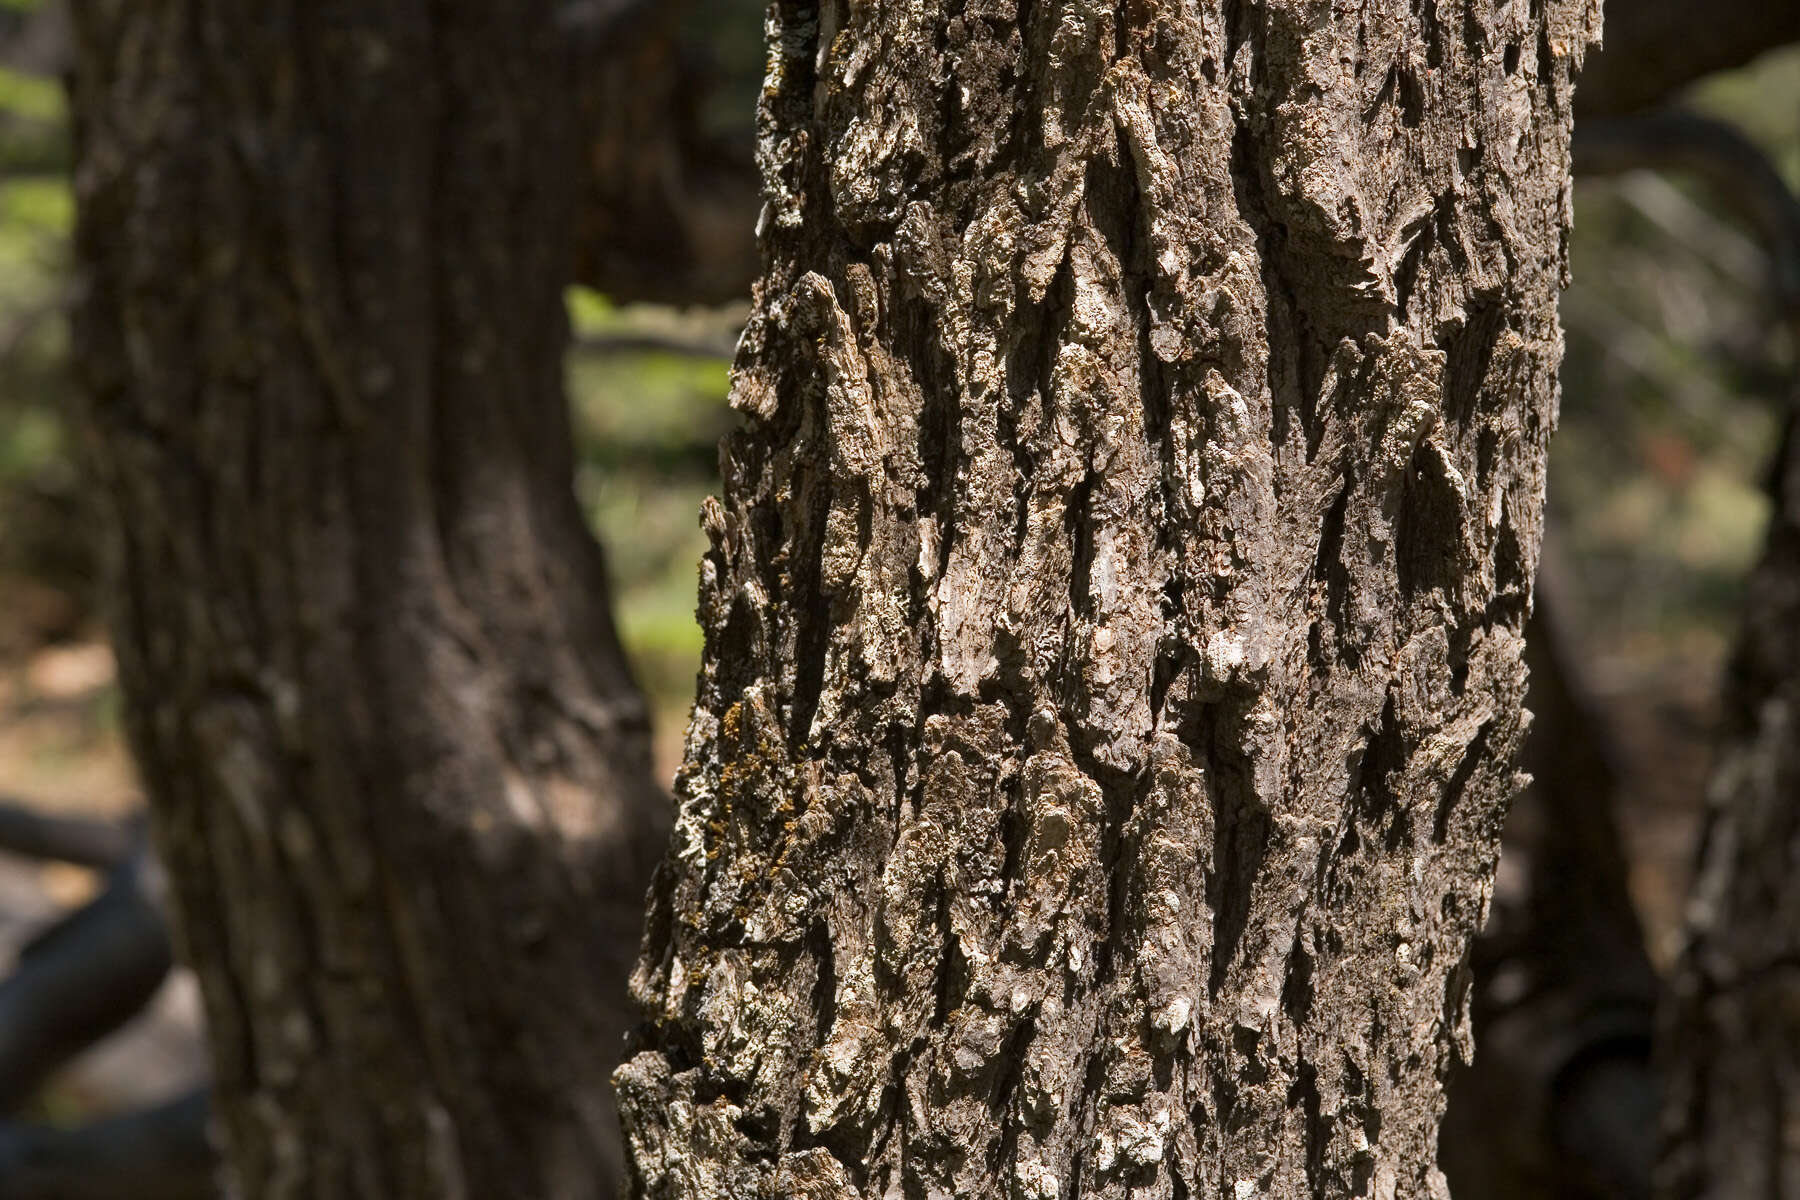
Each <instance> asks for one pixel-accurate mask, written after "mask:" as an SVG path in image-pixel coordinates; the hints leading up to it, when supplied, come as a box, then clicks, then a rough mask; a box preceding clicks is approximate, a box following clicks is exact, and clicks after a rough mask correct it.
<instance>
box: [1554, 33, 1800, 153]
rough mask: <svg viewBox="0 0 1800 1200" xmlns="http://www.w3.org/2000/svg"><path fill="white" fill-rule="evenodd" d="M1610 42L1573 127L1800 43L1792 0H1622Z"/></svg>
mask: <svg viewBox="0 0 1800 1200" xmlns="http://www.w3.org/2000/svg"><path fill="white" fill-rule="evenodd" d="M1604 36H1605V40H1604V42H1603V43H1602V45H1601V48H1600V51H1599V52H1598V53H1590V54H1589V55H1588V57H1587V61H1586V63H1585V64H1584V65H1583V67H1582V71H1581V80H1580V82H1579V83H1578V84H1577V85H1576V88H1575V115H1576V121H1575V129H1576V131H1577V133H1579V132H1580V130H1581V127H1582V125H1583V123H1584V122H1586V121H1588V120H1591V119H1592V118H1595V117H1604V116H1618V115H1620V114H1623V113H1629V112H1635V111H1637V110H1640V109H1644V108H1648V107H1649V106H1651V105H1653V104H1657V103H1659V102H1661V101H1663V100H1665V99H1666V98H1667V97H1669V96H1670V95H1672V94H1674V93H1675V92H1677V91H1679V90H1680V89H1681V88H1684V87H1686V86H1687V85H1688V84H1690V83H1692V82H1694V81H1695V80H1696V79H1699V78H1700V77H1702V76H1704V75H1710V74H1712V73H1713V72H1714V71H1723V70H1726V69H1727V68H1730V67H1737V66H1742V65H1743V64H1744V63H1747V62H1749V61H1750V60H1751V59H1753V58H1755V57H1756V56H1757V55H1759V54H1762V53H1763V52H1765V51H1768V50H1773V49H1775V48H1776V47H1778V46H1784V45H1786V44H1788V43H1789V42H1794V41H1800V4H1794V3H1791V2H1790V0H1721V2H1717V3H1696V2H1695V0H1618V2H1617V3H1613V4H1608V5H1607V6H1606V28H1605V35H1604Z"/></svg>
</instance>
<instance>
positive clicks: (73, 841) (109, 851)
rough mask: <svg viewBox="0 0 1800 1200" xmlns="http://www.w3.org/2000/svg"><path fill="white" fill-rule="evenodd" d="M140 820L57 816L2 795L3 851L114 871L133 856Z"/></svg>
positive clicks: (0, 834)
mask: <svg viewBox="0 0 1800 1200" xmlns="http://www.w3.org/2000/svg"><path fill="white" fill-rule="evenodd" d="M138 826H139V821H138V820H137V819H135V818H134V819H131V820H126V821H110V820H105V819H96V818H93V817H65V816H53V815H51V814H49V813H46V812H41V811H39V810H38V809H36V808H35V807H33V806H32V805H30V804H28V803H26V802H25V801H22V800H15V799H13V798H11V797H0V850H6V851H9V852H11V853H13V854H20V855H23V856H25V857H26V858H47V859H54V860H57V861H59V862H66V863H74V864H75V865H76V866H81V867H95V868H98V869H100V870H110V869H112V868H113V867H116V866H118V865H119V864H121V863H123V862H124V861H125V860H126V859H127V858H129V857H130V856H131V852H132V849H133V848H134V847H135V846H136V845H137V843H138V841H139V833H138Z"/></svg>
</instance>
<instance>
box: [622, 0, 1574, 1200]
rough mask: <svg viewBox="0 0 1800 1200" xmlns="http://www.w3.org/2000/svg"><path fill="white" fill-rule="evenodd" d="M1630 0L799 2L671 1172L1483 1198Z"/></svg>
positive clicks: (685, 991) (643, 1098)
mask: <svg viewBox="0 0 1800 1200" xmlns="http://www.w3.org/2000/svg"><path fill="white" fill-rule="evenodd" d="M1596 16H1597V13H1596V12H1595V10H1594V7H1593V6H1591V5H1587V4H1581V3H1574V2H1561V3H1558V2H1552V3H1548V4H1546V5H1543V6H1531V7H1530V8H1528V7H1527V6H1526V5H1523V4H1514V5H1503V6H1500V7H1498V8H1494V7H1490V6H1472V7H1463V6H1436V7H1434V6H1431V5H1426V6H1425V8H1424V10H1423V12H1422V13H1421V12H1420V11H1418V10H1416V9H1414V8H1413V7H1412V6H1410V5H1407V4H1399V3H1396V4H1383V5H1376V6H1374V7H1372V8H1371V7H1365V8H1363V9H1362V10H1360V12H1359V13H1352V14H1350V15H1344V13H1343V10H1341V9H1339V8H1337V7H1335V6H1332V7H1328V6H1322V5H1313V4H1309V3H1303V2H1301V0H1269V2H1268V3H1266V4H1259V5H1254V6H1252V5H1240V4H1231V3H1210V4H1200V5H1193V6H1185V7H1183V6H1175V5H1164V4H1158V3H1150V2H1134V3H1128V4H1124V5H1118V6H1114V5H1105V4H1090V3H1059V4H1047V5H1046V4H1040V5H1035V6H1027V7H1024V8H1015V6H1013V5H1011V4H1003V5H1002V4H986V3H975V2H972V3H969V4H967V5H965V6H963V7H961V8H960V9H957V10H956V11H955V12H954V13H952V12H950V11H946V10H945V9H942V8H939V7H938V6H934V5H916V4H892V5H882V6H872V5H871V6H864V5H852V6H846V5H842V4H835V3H834V4H828V5H825V6H823V7H822V8H817V7H815V6H813V5H812V4H809V3H804V2H802V0H776V3H775V4H774V5H773V6H772V8H771V26H770V29H771V45H772V46H773V47H774V50H773V54H774V58H773V61H772V68H771V76H770V80H769V84H768V87H767V89H766V90H765V93H764V113H763V122H762V129H763V143H762V162H763V165H764V169H765V179H764V189H765V196H766V204H765V207H764V215H763V222H762V223H763V228H764V231H765V251H766V253H767V255H768V261H769V264H770V265H769V268H768V271H767V273H766V275H765V277H764V278H763V280H762V282H761V283H760V285H759V288H758V293H757V300H756V305H755V310H754V313H753V316H752V319H751V323H750V327H749V329H748V332H747V333H746V335H745V339H744V342H743V348H742V350H741V353H740V358H739V364H738V366H739V370H738V373H737V376H736V381H735V384H734V393H733V402H734V404H735V405H736V406H737V407H738V408H739V409H740V410H742V411H743V412H744V413H746V414H747V416H748V418H749V425H748V428H747V429H746V430H745V431H744V432H743V433H742V434H740V435H737V436H735V437H734V438H733V439H731V441H730V442H729V444H728V449H727V453H726V456H725V461H724V473H725V497H724V502H723V503H722V504H718V505H711V506H709V507H708V508H707V510H706V512H705V514H704V516H703V524H704V525H705V526H706V528H707V531H708V533H709V535H710V537H711V539H712V549H711V551H710V553H709V554H708V556H707V558H706V560H705V562H704V564H703V567H702V579H703V583H702V598H701V616H702V622H703V624H704V626H705V628H706V632H707V649H706V655H705V665H704V668H703V673H702V678H701V684H700V696H699V701H698V705H697V708H696V713H695V717H694V721H693V724H692V727H691V733H690V744H689V750H688V755H687V761H686V764H685V766H684V768H683V772H682V775H681V777H680V780H679V791H680V797H681V807H680V813H679V815H678V818H677V829H676V835H675V840H674V842H673V844H672V849H671V854H670V857H669V858H668V859H667V860H666V862H665V864H664V868H663V871H662V873H661V874H660V876H659V881H658V884H657V887H656V889H655V891H654V892H653V899H652V912H651V916H650V931H649V935H648V943H647V954H646V957H645V959H644V961H643V962H642V964H641V965H640V973H639V975H638V977H637V979H636V981H635V984H634V986H635V987H636V989H637V991H638V994H639V995H640V997H641V999H642V1001H643V1003H644V1004H645V1006H646V1009H647V1012H648V1016H649V1020H648V1021H647V1023H646V1024H645V1026H644V1027H643V1028H642V1029H641V1030H640V1031H639V1034H638V1038H639V1040H638V1042H637V1046H638V1052H637V1053H636V1055H635V1056H634V1057H633V1058H632V1059H631V1060H630V1061H629V1062H628V1063H627V1064H626V1066H625V1067H623V1068H622V1069H621V1071H620V1075H619V1080H620V1085H621V1107H622V1110H623V1112H624V1113H625V1116H626V1122H627V1133H628V1137H629V1139H630V1142H631V1147H632V1152H633V1155H634V1161H635V1163H636V1167H637V1169H638V1171H639V1172H640V1174H641V1179H642V1183H643V1185H644V1187H645V1189H646V1192H647V1194H648V1195H650V1196H652V1197H676V1196H681V1197H700V1196H705V1197H719V1198H723V1197H748V1196H763V1195H782V1196H786V1195H794V1196H809V1197H819V1198H824V1197H832V1198H844V1197H855V1196H868V1197H874V1196H897V1195H902V1194H904V1195H908V1196H968V1197H976V1196H995V1195H1010V1196H1016V1197H1029V1198H1034V1200H1037V1198H1042V1200H1048V1198H1051V1197H1072V1196H1075V1195H1080V1196H1082V1197H1084V1198H1088V1200H1093V1198H1097V1197H1112V1196H1119V1197H1123V1196H1125V1195H1127V1194H1129V1195H1131V1196H1134V1197H1181V1196H1189V1195H1193V1196H1206V1197H1216V1196H1221V1195H1223V1196H1234V1197H1239V1198H1242V1197H1246V1196H1253V1195H1269V1196H1281V1197H1299V1196H1341V1195H1349V1194H1370V1195H1375V1196H1383V1197H1395V1196H1407V1197H1411V1196H1433V1195H1436V1196H1441V1195H1442V1194H1443V1184H1442V1180H1441V1178H1440V1177H1439V1175H1438V1173H1437V1170H1436V1166H1435V1157H1436V1154H1435V1152H1436V1135H1437V1122H1438V1118H1439V1114H1440V1113H1441V1111H1442V1107H1443V1096H1442V1088H1441V1084H1440V1081H1441V1079H1442V1078H1443V1075H1444V1073H1445V1071H1446V1069H1447V1067H1448V1064H1449V1060H1450V1057H1451V1055H1452V1053H1453V1052H1454V1050H1456V1049H1460V1050H1461V1051H1462V1052H1463V1053H1464V1054H1466V1052H1467V1049H1468V1035H1467V1025H1466V1017H1465V1011H1466V1010H1465V1006H1466V1003H1467V998H1468V984H1469V972H1468V969H1467V962H1468V953H1469V946H1470V941H1471V939H1472V938H1473V936H1474V933H1475V931H1476V929H1477V928H1478V927H1479V926H1480V923H1481V919H1482V915H1483V912H1484V910H1485V907H1486V901H1487V896H1488V892H1489V888H1490V886H1491V882H1492V876H1493V870H1494V864H1495V855H1496V853H1497V850H1498V840H1499V831H1500V824H1501V820H1502V818H1503V816H1504V813H1505V810H1506V805H1507V801H1508V800H1509V798H1510V797H1511V795H1512V792H1513V791H1514V789H1515V787H1516V779H1517V777H1516V774H1515V771H1514V756H1515V753H1516V751H1517V747H1518V742H1519V740H1520V736H1521V718H1520V702H1521V699H1522V696H1523V690H1524V668H1523V666H1522V664H1521V661H1520V655H1521V648H1522V643H1521V632H1522V625H1523V623H1524V620H1525V614H1526V611H1527V609H1528V608H1529V604H1530V586H1531V585H1530V581H1531V577H1532V572H1533V568H1534V566H1535V560H1536V556H1537V546H1538V536H1539V521H1540V510H1541V500H1542V484H1543V452H1544V447H1545V443H1546V440H1547V438H1548V436H1549V431H1550V427H1551V424H1552V421H1553V416H1554V395H1555V385H1554V374H1555V365H1556V359H1557V356H1558V353H1559V337H1558V333H1557V328H1556V316H1555V294H1556V289H1557V285H1558V281H1559V275H1560V273H1561V271H1562V269H1563V258H1562V249H1561V248H1562V242H1563V236H1564V232H1565V227H1566V221H1567V216H1568V212H1567V195H1568V177H1567V172H1568V114H1569V109H1570V98H1571V97H1570V72H1571V70H1572V69H1573V67H1574V65H1575V64H1576V63H1577V62H1578V61H1579V58H1580V55H1581V52H1582V49H1583V47H1584V46H1585V44H1586V43H1587V41H1588V40H1589V37H1590V36H1591V33H1592V29H1593V23H1594V21H1595V19H1596Z"/></svg>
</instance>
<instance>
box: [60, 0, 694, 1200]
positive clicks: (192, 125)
mask: <svg viewBox="0 0 1800 1200" xmlns="http://www.w3.org/2000/svg"><path fill="white" fill-rule="evenodd" d="M555 10H556V5H554V4H552V3H550V2H549V0H534V2H530V3H525V4H510V3H500V2H499V0H455V2H448V3H437V4H432V5H421V4H407V3H393V2H381V3H348V2H343V0H334V2H326V3H315V2H312V0H306V2H301V0H278V2H273V3H244V2H242V0H161V2H157V3H139V2H136V0H95V2H94V3H84V4H80V5H77V6H75V9H74V12H75V17H76V24H77V36H78V53H77V58H76V68H75V69H76V81H75V85H74V95H75V109H76V115H77V123H78V140H79V148H80V164H79V170H78V177H77V191H78V202H79V230H78V239H77V240H78V252H79V258H80V267H81V271H82V301H81V306H80V312H79V315H78V320H77V351H76V358H77V361H78V363H79V364H80V367H81V370H82V373H83V376H84V379H85V383H86V387H87V390H88V392H89V403H88V406H87V409H86V414H85V420H86V431H87V434H88V439H87V440H88V450H89V452H90V457H91V461H92V464H93V470H94V480H95V484H96V486H97V487H98V488H99V490H100V491H101V492H102V493H103V494H104V497H105V500H106V503H107V505H108V509H109V512H110V515H111V519H112V531H111V532H112V535H113V543H114V544H113V549H114V551H115V554H116V562H117V568H118V570H117V581H118V589H117V591H118V600H119V604H118V613H117V620H116V623H115V636H116V639H117V644H118V648H119V656H120V663H121V669H122V677H123V682H124V687H125V692H126V698H127V714H128V718H129V727H130V732H131V736H132V742H133V745H134V747H135V749H136V752H137V754H138V758H139V762H140V764H141V767H142V771H143V775H144V780H145V784H146V786H147V789H148V791H149V792H150V795H151V798H152V802H153V807H154V814H155V831H156V834H157V842H158V846H159V849H160V851H161V853H162V855H163V857H164V859H165V860H166V862H167V864H168V868H169V874H170V877H171V880H172V900H173V910H174V916H175V919H176V924H177V930H178V940H179V944H180V947H181V950H182V952H183V954H184V957H185V958H186V959H187V960H188V961H189V962H191V963H192V964H193V966H194V967H195V969H196V970H197V972H198V974H199V978H200V982H201V987H202V991H203V993H204V996H205V1000H206V1014H207V1021H208V1026H209V1029H210V1033H211V1039H212V1046H213V1054H214V1066H215V1078H216V1088H215V1097H216V1102H217V1105H216V1106H217V1112H218V1116H219V1124H220V1128H221V1130H222V1133H223V1136H224V1141H225V1145H226V1149H227V1152H228V1158H229V1163H230V1172H231V1175H232V1178H233V1181H234V1183H235V1186H236V1187H237V1188H238V1189H239V1191H240V1192H241V1194H243V1195H246V1196H253V1197H287V1196H311V1197H321V1198H325V1197H329V1198H332V1200H339V1198H345V1197H421V1198H423V1197H431V1198H432V1200H441V1198H443V1197H459V1196H466V1197H489V1196H502V1195H506V1196H543V1197H589V1196H601V1195H607V1194H609V1193H610V1191H611V1185H612V1182H613V1179H614V1178H615V1174H616V1172H617V1170H618V1167H619V1160H618V1149H617V1135H616V1132H615V1130H614V1128H613V1120H614V1119H613V1116H612V1100H611V1095H610V1092H609V1089H608V1087H607V1084H606V1079H607V1074H608V1071H609V1070H610V1066H611V1064H612V1063H613V1062H614V1061H616V1047H617V1045H618V1042H619V1038H620V1036H621V1032H622V1029H623V1023H624V1017H623V1014H622V1009H621V1003H622V999H623V977H624V974H625V972H626V970H627V969H628V965H629V960H630V947H631V946H633V945H634V944H635V938H634V936H633V932H632V931H633V929H634V927H635V924H636V922H637V921H638V919H639V914H640V912H641V908H640V904H641V896H642V888H643V884H644V882H645V877H646V871H645V867H644V864H646V863H647V862H650V861H653V860H654V857H655V855H656V853H657V850H658V848H659V847H660V845H661V844H662V830H663V829H664V828H666V826H665V824H664V823H665V821H666V816H665V815H664V812H663V802H662V800H661V798H660V796H659V793H658V791H657V789H656V787H655V786H654V783H653V780H652V776H651V773H650V767H649V762H648V753H647V745H646V738H645V710H644V705H643V703H642V701H641V699H640V697H639V696H638V693H637V691H636V689H635V688H634V686H633V684H632V682H631V680H630V678H629V676H628V673H627V671H626V668H625V664H624V661H623V659H622V656H621V654H620V650H619V646H618V643H617V640H616V638H615V637H614V634H613V632H612V628H611V625H610V623H609V615H608V612H607V589H606V583H605V578H604V571H603V567H602V563H601V559H600V555H599V552H598V549H597V547H596V546H595V544H594V542H593V541H592V539H591V538H590V537H589V534H588V532H587V530H586V528H585V527H584V525H583V522H582V519H581V515H580V513H579V511H578V509H577V506H576V504H575V501H574V499H573V496H572V494H571V491H570V480H571V473H572V463H571V451H570V443H569V438H568V434H567V430H566V421H567V416H566V412H565V407H564V398H563V394H562V388H561V381H560V371H561V361H560V353H561V349H562V346H563V343H564V340H565V336H566V331H565V322H564V317H563V313H562V309H561V285H562V281H563V280H564V279H565V278H566V276H567V273H568V263H569V261H570V254H571V249H570V237H571V230H572V228H573V205H574V196H573V191H574V183H573V181H574V180H575V179H576V177H577V175H578V173H577V172H576V171H574V170H572V169H571V165H570V164H571V163H573V162H575V161H578V158H579V154H580V151H579V149H578V144H577V143H578V134H577V123H576V120H575V112H574V99H573V98H574V81H573V78H572V72H571V69H570V67H571V64H572V62H573V57H572V56H571V55H570V54H569V52H568V45H567V42H566V34H565V31H564V30H562V29H561V28H559V27H558V25H557V23H556V20H555V15H556V13H555ZM565 181H568V183H567V186H565Z"/></svg>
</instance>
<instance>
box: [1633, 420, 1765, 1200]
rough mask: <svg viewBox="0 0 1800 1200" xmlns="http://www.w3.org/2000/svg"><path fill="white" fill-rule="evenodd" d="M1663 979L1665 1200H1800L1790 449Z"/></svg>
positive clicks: (1752, 588) (1753, 582)
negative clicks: (1674, 952) (1682, 925)
mask: <svg viewBox="0 0 1800 1200" xmlns="http://www.w3.org/2000/svg"><path fill="white" fill-rule="evenodd" d="M1771 491H1772V493H1773V499H1774V502H1775V507H1774V511H1773V512H1772V514H1771V515H1770V518H1769V539H1768V546H1767V549H1766V550H1765V551H1764V556H1763V559H1762V562H1761V563H1760V564H1759V565H1758V567H1757V569H1756V571H1755V572H1754V573H1753V574H1752V575H1751V577H1750V585H1749V589H1748V593H1747V597H1746V604H1745V623H1744V631H1743V635H1742V639H1741V641H1740V643H1739V645H1738V649H1737V653H1736V655H1735V657H1734V659H1733V662H1732V667H1731V671H1730V674H1729V677H1728V679H1727V683H1726V689H1725V699H1726V705H1725V721H1726V734H1725V737H1724V740H1723V745H1722V749H1721V753H1720V759H1719V764H1718V766H1717V767H1716V768H1715V770H1714V773H1713V778H1712V786H1711V790H1710V793H1709V795H1708V797H1707V800H1708V814H1707V822H1706V828H1705V833H1704V835H1703V837H1702V841H1701V847H1700V857H1699V866H1698V870H1697V871H1696V874H1695V877H1694V886H1693V891H1692V894H1691V895H1690V897H1689V901H1688V905H1689V907H1688V937H1689V942H1688V946H1687V948H1686V950H1685V951H1684V953H1683V955H1682V959H1681V962H1680V963H1679V964H1678V966H1677V969H1676V971H1675V974H1674V978H1673V980H1672V981H1671V991H1672V993H1673V994H1672V997H1671V1000H1670V1004H1669V1011H1668V1013H1667V1014H1666V1017H1667V1021H1666V1027H1665V1028H1664V1030H1663V1039H1662V1045H1663V1046H1664V1047H1665V1053H1666V1057H1667V1062H1666V1064H1665V1067H1666V1074H1667V1077H1668V1084H1667V1087H1668V1090H1669V1097H1668V1104H1667V1108H1666V1114H1667V1121H1666V1127H1665V1130H1664V1134H1665V1139H1666V1145H1665V1153H1664V1158H1663V1162H1662V1164H1661V1174H1660V1177H1659V1179H1658V1185H1659V1192H1660V1194H1661V1195H1662V1196H1665V1197H1670V1198H1677V1197H1678V1198H1681V1200H1688V1198H1690V1197H1719V1198H1720V1200H1724V1198H1726V1197H1739V1196H1770V1197H1779V1196H1793V1195H1800V1120H1797V1119H1796V1117H1797V1114H1800V804H1796V802H1795V800H1796V797H1800V725H1797V720H1800V438H1797V437H1795V436H1794V430H1793V427H1792V425H1791V424H1790V426H1789V429H1788V432H1787V436H1786V438H1785V441H1784V444H1783V446H1782V449H1781V452H1780V453H1779V455H1778V456H1777V458H1776V464H1775V479H1774V485H1773V487H1772V488H1771Z"/></svg>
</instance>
